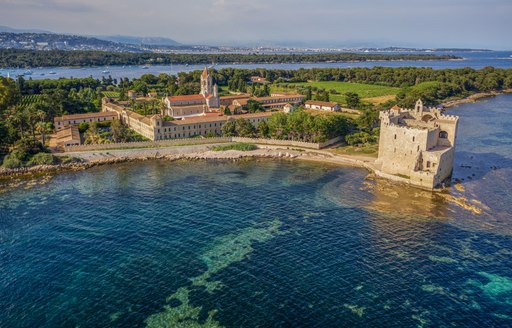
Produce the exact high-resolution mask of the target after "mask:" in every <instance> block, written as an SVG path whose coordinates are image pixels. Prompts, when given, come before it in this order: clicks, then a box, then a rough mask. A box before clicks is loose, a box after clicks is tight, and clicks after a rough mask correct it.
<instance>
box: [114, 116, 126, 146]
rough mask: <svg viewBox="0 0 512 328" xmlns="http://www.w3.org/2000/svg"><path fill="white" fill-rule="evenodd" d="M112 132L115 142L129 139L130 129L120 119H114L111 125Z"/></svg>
mask: <svg viewBox="0 0 512 328" xmlns="http://www.w3.org/2000/svg"><path fill="white" fill-rule="evenodd" d="M110 133H112V141H114V142H126V141H127V137H128V131H127V129H126V127H125V126H124V125H123V124H122V123H121V121H120V120H114V121H112V124H111V125H110Z"/></svg>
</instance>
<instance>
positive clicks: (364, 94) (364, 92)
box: [271, 81, 400, 104]
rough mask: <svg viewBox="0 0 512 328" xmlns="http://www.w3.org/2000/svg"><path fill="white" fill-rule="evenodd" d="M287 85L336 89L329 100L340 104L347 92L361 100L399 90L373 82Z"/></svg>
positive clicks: (273, 87)
mask: <svg viewBox="0 0 512 328" xmlns="http://www.w3.org/2000/svg"><path fill="white" fill-rule="evenodd" d="M288 86H289V87H291V86H294V87H304V86H311V87H316V88H318V89H325V90H326V91H330V90H336V92H338V93H340V94H332V93H330V95H329V98H330V100H331V101H336V102H339V103H341V104H344V103H345V96H344V94H345V93H347V92H355V93H357V94H358V95H359V97H361V99H363V100H365V99H367V98H374V97H382V100H384V99H385V98H386V96H388V98H389V96H395V95H396V94H397V93H398V92H399V91H400V88H395V87H387V86H382V85H374V84H362V83H350V82H338V81H322V82H304V83H289V84H288ZM271 88H272V91H292V90H293V88H288V89H286V88H280V87H277V86H272V87H271ZM313 93H314V92H313ZM384 101H385V100H384Z"/></svg>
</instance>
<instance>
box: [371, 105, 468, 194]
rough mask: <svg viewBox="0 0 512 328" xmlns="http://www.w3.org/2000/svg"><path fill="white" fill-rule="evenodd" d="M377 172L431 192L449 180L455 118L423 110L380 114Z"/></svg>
mask: <svg viewBox="0 0 512 328" xmlns="http://www.w3.org/2000/svg"><path fill="white" fill-rule="evenodd" d="M380 119H381V125H380V138H379V157H378V159H377V161H376V163H377V164H379V165H380V166H381V168H380V171H381V172H382V173H384V174H387V175H388V176H393V175H394V176H397V177H401V178H403V179H405V180H408V183H410V184H412V185H416V186H420V187H423V188H426V189H433V188H435V187H437V186H439V185H441V184H442V183H443V182H444V181H445V180H447V179H449V178H450V176H451V173H452V169H453V161H454V157H455V141H456V135H457V125H458V117H456V116H450V115H443V114H442V113H441V111H440V110H439V109H437V108H426V107H424V106H423V102H422V101H421V100H418V101H417V102H416V106H415V107H414V109H403V108H400V107H398V106H395V107H393V108H391V109H390V110H389V111H384V112H380Z"/></svg>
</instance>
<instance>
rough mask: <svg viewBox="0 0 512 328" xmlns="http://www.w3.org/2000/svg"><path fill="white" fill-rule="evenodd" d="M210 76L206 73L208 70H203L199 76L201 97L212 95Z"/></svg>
mask: <svg viewBox="0 0 512 328" xmlns="http://www.w3.org/2000/svg"><path fill="white" fill-rule="evenodd" d="M212 89H213V85H212V76H211V75H210V73H208V68H206V67H205V68H204V70H203V73H202V74H201V94H202V95H203V97H205V98H206V97H208V95H211V94H212V93H213V90H212Z"/></svg>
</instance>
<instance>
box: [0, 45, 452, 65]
mask: <svg viewBox="0 0 512 328" xmlns="http://www.w3.org/2000/svg"><path fill="white" fill-rule="evenodd" d="M457 58H459V57H456V56H449V55H431V54H419V55H418V54H358V53H321V54H160V53H149V52H148V53H129V52H105V51H81V50H76V51H65V50H50V51H37V50H23V49H0V67H40V66H44V67H56V66H104V65H148V64H207V65H210V64H211V63H212V62H213V63H217V64H230V63H255V64H258V63H309V62H352V61H354V62H360V61H380V60H388V61H389V60H391V61H393V60H394V61H396V60H448V59H457Z"/></svg>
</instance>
